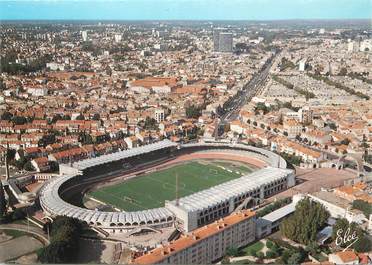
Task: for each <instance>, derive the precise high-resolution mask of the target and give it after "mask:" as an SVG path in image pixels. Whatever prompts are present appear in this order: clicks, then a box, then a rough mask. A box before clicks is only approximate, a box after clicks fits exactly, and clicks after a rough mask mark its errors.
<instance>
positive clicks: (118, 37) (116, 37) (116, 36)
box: [114, 34, 122, 42]
mask: <svg viewBox="0 0 372 265" xmlns="http://www.w3.org/2000/svg"><path fill="white" fill-rule="evenodd" d="M114 39H115V42H121V39H122V35H121V34H115V36H114Z"/></svg>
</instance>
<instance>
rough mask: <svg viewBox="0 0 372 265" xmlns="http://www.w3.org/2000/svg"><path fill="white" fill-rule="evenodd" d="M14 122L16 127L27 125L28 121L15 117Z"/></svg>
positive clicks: (21, 117)
mask: <svg viewBox="0 0 372 265" xmlns="http://www.w3.org/2000/svg"><path fill="white" fill-rule="evenodd" d="M12 122H13V123H14V124H16V125H22V124H25V123H27V119H26V118H25V117H23V116H14V117H13V118H12Z"/></svg>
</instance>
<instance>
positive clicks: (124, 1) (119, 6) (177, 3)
mask: <svg viewBox="0 0 372 265" xmlns="http://www.w3.org/2000/svg"><path fill="white" fill-rule="evenodd" d="M0 19H1V20H279V19H282V20H286V19H372V1H371V0H108V1H103V0H92V1H90V0H82V1H79V0H50V1H46V0H13V1H9V0H0Z"/></svg>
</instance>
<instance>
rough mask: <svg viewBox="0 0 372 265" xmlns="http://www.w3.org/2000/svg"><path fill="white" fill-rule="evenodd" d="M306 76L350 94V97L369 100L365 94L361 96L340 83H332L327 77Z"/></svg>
mask: <svg viewBox="0 0 372 265" xmlns="http://www.w3.org/2000/svg"><path fill="white" fill-rule="evenodd" d="M307 75H308V76H310V77H312V78H314V79H316V80H319V81H323V82H324V83H326V84H327V85H330V86H334V87H336V88H338V89H341V90H344V91H346V92H347V93H349V94H351V95H355V96H357V97H360V98H362V99H366V100H369V96H368V95H366V94H363V93H362V92H360V91H355V90H354V89H352V88H350V87H347V86H345V85H343V84H341V83H338V82H336V81H333V80H331V79H329V78H328V77H326V76H322V75H320V74H311V73H307Z"/></svg>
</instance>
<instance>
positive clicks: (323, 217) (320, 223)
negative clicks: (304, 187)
mask: <svg viewBox="0 0 372 265" xmlns="http://www.w3.org/2000/svg"><path fill="white" fill-rule="evenodd" d="M329 216H330V214H329V212H328V211H327V210H326V209H325V207H324V206H323V205H321V204H320V203H318V202H315V201H312V200H310V199H309V198H306V199H303V200H301V201H299V202H298V204H297V205H296V210H295V212H294V214H293V215H292V216H290V217H288V218H287V219H285V220H284V221H283V222H282V223H281V225H280V231H281V232H282V234H283V235H284V236H285V237H287V238H289V239H291V240H293V241H295V242H299V243H301V244H305V245H307V244H309V243H310V242H314V241H316V235H317V233H318V231H319V229H321V228H322V227H324V225H325V224H326V221H327V220H328V218H329Z"/></svg>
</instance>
